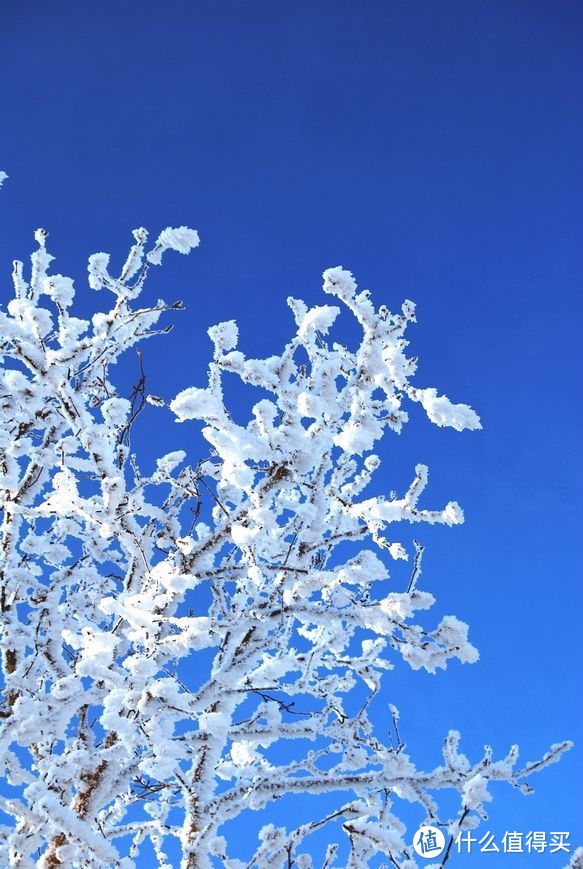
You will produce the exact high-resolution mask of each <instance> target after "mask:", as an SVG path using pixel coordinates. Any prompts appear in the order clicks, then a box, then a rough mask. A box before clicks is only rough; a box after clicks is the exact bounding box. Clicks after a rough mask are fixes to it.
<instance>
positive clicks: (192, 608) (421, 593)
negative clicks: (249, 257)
mask: <svg viewBox="0 0 583 869" xmlns="http://www.w3.org/2000/svg"><path fill="white" fill-rule="evenodd" d="M4 177H5V176H4ZM0 180H3V179H2V178H1V177H0ZM35 237H36V240H37V244H38V247H37V249H36V250H35V252H34V253H33V254H32V258H31V268H30V269H29V270H25V268H24V265H23V264H22V263H20V262H16V263H15V266H14V273H13V281H14V298H13V299H12V300H11V301H9V302H8V306H7V312H6V313H2V312H0V335H1V337H0V355H1V356H2V359H3V367H2V371H1V378H2V387H1V392H0V402H1V403H0V406H1V411H2V425H1V426H0V451H1V457H0V504H1V508H2V528H1V539H0V546H1V552H2V561H1V567H0V625H1V645H2V666H3V674H4V702H3V705H2V707H0V757H1V758H2V763H3V773H2V774H3V777H4V782H5V783H6V784H7V785H9V789H8V791H7V793H8V794H9V796H6V797H3V798H2V800H1V802H0V809H1V811H2V812H3V813H4V814H5V815H7V816H8V817H9V818H11V819H12V821H11V823H10V824H5V825H4V826H2V827H1V828H0V843H1V847H2V850H3V853H5V854H6V855H7V859H8V860H9V862H10V865H18V866H32V865H38V866H41V867H45V869H48V867H56V866H67V867H81V866H83V867H87V866H95V867H106V866H117V867H121V869H131V867H132V866H134V865H135V860H136V859H138V857H139V852H140V848H141V846H142V843H143V842H144V841H145V840H148V841H149V842H150V843H151V844H152V846H153V848H154V851H155V854H156V859H157V861H158V865H159V866H162V867H164V866H170V865H171V862H170V857H168V855H167V851H166V849H167V847H168V844H169V840H170V839H171V838H172V837H174V838H176V839H178V841H179V842H180V846H181V853H182V858H181V860H182V862H181V866H182V867H183V869H195V867H196V869H206V867H211V866H217V865H222V866H224V867H226V869H243V867H245V866H248V867H256V869H260V867H262V869H268V867H269V869H274V867H286V866H291V865H292V864H295V865H297V866H298V867H301V869H308V867H309V866H311V865H312V862H311V857H310V854H309V848H310V836H311V835H312V834H313V833H315V832H316V831H317V830H319V829H321V828H322V827H324V826H326V827H329V828H330V830H331V835H334V836H335V835H336V833H337V832H338V833H340V830H342V831H343V834H342V835H344V836H345V842H346V843H347V847H348V852H347V853H348V857H347V863H346V865H349V866H353V867H358V869H363V867H366V866H367V865H369V860H370V859H372V857H374V856H375V855H378V854H384V855H386V856H387V857H388V859H389V860H390V862H391V863H392V865H394V866H398V867H401V869H411V867H414V866H415V865H416V864H415V861H414V859H413V855H412V852H411V848H410V845H409V844H408V839H407V836H406V828H405V826H404V824H403V823H402V821H400V820H399V818H398V817H397V815H396V813H395V812H396V803H397V802H398V801H399V800H408V801H414V802H417V803H419V804H420V805H421V806H422V808H423V810H424V812H425V814H426V817H427V820H428V821H430V822H431V823H432V824H439V825H440V826H442V827H443V829H444V830H448V831H449V832H450V834H451V835H453V834H454V832H455V831H456V830H457V829H461V827H462V826H464V825H465V826H470V825H472V824H475V823H477V822H478V821H479V819H480V818H481V817H483V816H484V803H485V802H487V801H488V800H489V799H490V797H491V793H490V790H489V786H490V784H491V782H492V781H506V782H509V783H510V784H512V785H514V786H516V787H520V788H521V789H523V790H526V789H527V785H526V784H525V782H524V781H523V780H524V778H525V777H526V776H530V775H531V774H532V773H534V772H538V771H539V770H540V769H542V768H543V767H544V766H547V765H548V764H550V763H553V762H554V761H555V760H557V759H558V757H559V756H560V754H561V753H562V752H563V751H564V750H566V749H567V748H568V747H569V744H568V743H562V744H559V745H557V746H553V748H552V749H551V750H550V752H549V753H547V754H546V755H545V756H544V757H543V758H542V760H540V761H537V762H534V763H530V764H527V765H526V766H525V767H523V768H522V769H517V768H516V761H517V750H516V749H512V750H511V752H510V753H509V755H508V756H507V757H506V758H504V759H502V760H499V761H494V760H493V759H492V756H491V752H490V750H487V751H486V753H485V755H484V757H482V758H480V759H479V760H478V761H477V762H475V763H471V762H470V761H469V760H468V759H467V758H465V757H464V756H463V755H461V754H460V753H459V751H458V742H459V735H458V734H456V733H455V732H452V733H450V734H449V736H448V737H447V739H446V741H445V746H444V762H443V765H441V766H438V767H437V768H435V769H433V770H430V771H422V770H418V769H417V768H416V767H415V765H414V763H413V761H412V760H411V758H410V757H409V755H408V753H407V752H406V750H405V745H404V743H403V742H402V739H401V735H400V732H399V729H398V727H399V726H398V723H397V722H398V711H397V710H396V709H395V707H393V706H391V707H390V714H388V715H387V722H388V729H389V733H390V738H389V739H388V741H387V740H386V739H385V736H384V735H381V734H379V733H378V732H377V728H376V727H375V725H374V723H373V720H372V719H371V718H370V717H369V711H370V709H371V708H372V705H373V703H377V705H378V702H380V697H382V696H384V695H383V694H382V693H380V692H381V691H382V690H383V689H382V685H383V677H384V674H385V672H386V671H387V670H390V669H392V668H393V667H394V666H395V664H396V663H397V661H398V659H403V660H404V661H405V662H407V663H408V664H409V665H410V666H411V667H412V668H413V669H419V668H423V669H425V670H427V671H428V672H430V673H435V672H436V671H437V670H438V669H443V668H445V667H446V666H447V664H448V662H449V661H450V660H451V659H452V658H457V659H458V660H459V661H461V662H464V663H471V662H472V661H475V660H476V658H477V651H476V650H475V648H474V647H473V646H472V645H471V643H470V642H469V640H468V628H467V625H465V624H464V623H463V622H461V621H460V620H459V619H457V618H456V617H454V616H451V615H449V616H444V617H443V618H442V619H441V621H440V622H439V624H438V625H437V627H434V628H433V629H431V628H428V627H427V626H426V625H425V623H424V622H419V621H418V620H417V617H418V613H420V612H422V611H425V610H427V609H429V608H430V607H431V606H432V605H433V603H434V598H433V596H432V595H431V594H430V593H429V592H428V591H426V590H422V589H421V588H420V587H419V585H420V577H421V555H422V552H423V546H422V544H420V543H419V542H418V541H415V542H414V547H415V548H414V552H412V553H411V554H412V555H413V557H414V558H413V572H412V574H411V578H410V580H409V581H408V584H407V582H405V584H404V586H399V583H398V582H396V581H393V580H391V577H390V573H389V566H390V565H392V562H393V561H395V560H403V559H406V558H407V557H408V555H409V553H408V548H407V544H406V543H403V542H399V541H397V540H395V539H394V538H395V534H396V532H395V530H394V529H395V528H396V527H397V526H398V523H402V522H406V523H416V524H419V523H439V524H444V525H448V526H451V525H457V524H459V523H461V522H462V521H463V513H462V510H461V508H460V507H459V505H458V504H457V503H455V502H450V503H448V504H446V505H445V506H437V507H426V506H420V502H421V501H422V499H424V497H425V490H426V487H427V484H428V470H427V468H426V467H425V466H424V465H418V466H417V467H416V468H415V472H414V474H412V481H411V484H410V485H409V487H408V488H407V490H406V491H404V492H403V493H402V494H401V496H400V497H399V496H398V495H397V494H396V493H393V494H390V495H389V494H387V495H377V496H371V497H364V495H363V493H364V490H365V489H366V488H367V486H368V485H369V483H370V482H371V480H372V478H373V475H375V473H377V472H378V469H379V467H380V460H379V458H378V456H376V455H375V454H374V452H372V451H373V449H374V447H375V444H377V443H378V442H379V441H380V439H381V438H382V437H383V436H385V435H386V434H387V431H388V430H389V431H392V432H395V433H398V432H400V431H401V430H402V427H403V426H404V424H405V423H406V422H407V419H408V416H407V411H406V409H405V408H406V404H405V403H406V401H408V400H412V401H416V402H420V403H421V404H422V406H423V407H424V409H425V410H426V412H427V415H428V417H429V419H430V420H431V421H433V422H435V423H436V424H437V425H449V426H451V427H453V428H455V429H457V430H461V429H463V428H470V429H472V428H478V427H479V425H480V424H479V420H478V417H477V415H476V414H475V413H474V411H473V410H471V409H470V408H469V407H468V406H467V405H464V404H460V405H454V404H452V403H451V402H450V401H449V399H447V398H446V397H445V396H438V395H437V391H436V390H435V389H432V388H425V389H420V388H418V387H415V386H412V385H411V384H410V378H412V377H413V376H414V374H415V359H414V358H409V357H407V355H406V348H407V341H406V340H405V338H404V334H405V331H406V328H407V327H408V325H409V324H410V323H411V322H413V321H414V319H415V308H414V305H413V304H412V303H411V302H409V301H407V302H405V303H404V304H403V306H402V308H401V311H400V312H398V313H396V314H393V313H391V312H390V311H389V310H388V309H387V308H386V307H384V306H381V307H380V308H379V309H378V310H377V309H376V308H375V307H374V305H373V302H372V299H371V295H370V293H368V292H367V291H365V292H358V288H357V286H356V283H355V281H354V278H353V277H352V275H351V274H350V272H347V271H345V270H344V269H341V268H335V269H329V270H327V271H326V272H325V273H324V292H325V293H327V294H329V295H332V296H334V297H335V298H336V299H337V300H338V302H339V304H340V305H341V307H340V308H339V307H335V306H329V305H324V306H317V307H314V308H312V309H308V307H307V306H306V305H305V304H304V303H303V302H302V301H300V300H297V299H289V300H288V301H289V305H290V308H291V310H292V313H293V316H294V319H295V324H296V331H295V334H294V335H293V337H292V338H291V339H290V341H289V342H288V344H287V345H286V346H285V347H284V348H283V350H282V352H281V353H280V354H279V355H275V356H272V357H270V358H267V359H255V358H251V357H248V356H247V355H245V354H244V353H243V352H242V351H241V350H239V349H237V347H238V330H237V326H236V324H235V323H234V322H233V321H227V322H224V323H220V324H218V325H216V326H213V327H212V328H211V329H209V336H210V338H211V340H212V343H213V345H214V356H213V359H212V361H211V363H210V366H209V371H208V381H207V383H206V384H202V385H198V386H191V387H189V388H187V389H185V390H183V391H182V392H180V393H179V394H178V395H177V396H175V397H174V398H173V399H171V400H169V401H168V402H167V401H166V400H165V399H162V398H160V397H156V396H150V395H148V393H147V371H145V369H144V367H143V365H142V361H141V360H142V357H141V356H140V379H139V381H138V383H137V384H136V387H135V388H134V391H133V393H132V395H131V396H129V397H127V396H124V395H120V394H119V393H118V390H117V388H116V386H115V383H114V382H113V381H112V379H110V378H111V373H110V370H111V366H113V365H114V364H115V363H116V362H117V361H118V359H119V357H120V356H121V355H122V354H123V353H124V352H125V351H127V350H128V349H131V348H136V347H138V346H141V344H142V342H143V341H144V339H145V338H148V337H150V336H152V335H155V334H157V333H159V332H161V331H165V329H164V328H160V327H159V325H158V324H159V320H160V318H161V316H162V314H163V313H165V312H167V311H169V310H172V309H177V308H179V307H180V304H179V303H174V304H170V305H169V304H167V303H166V302H164V301H162V300H160V301H158V302H157V303H156V304H154V305H145V306H143V307H140V305H139V301H138V300H139V297H140V294H141V291H142V288H143V285H144V282H145V279H146V277H147V273H148V269H149V267H150V266H151V265H157V264H159V263H160V262H161V259H162V255H163V253H164V252H165V251H166V250H169V249H172V250H175V251H178V252H180V253H188V252H189V251H190V250H191V249H193V248H194V247H196V246H197V245H198V235H197V233H196V232H195V231H194V230H191V229H188V228H186V227H179V228H177V229H172V228H168V229H165V230H164V231H163V232H162V233H161V234H160V235H159V237H158V239H157V241H156V242H155V244H154V246H153V247H152V248H151V249H150V250H149V251H147V244H148V233H147V231H146V230H145V229H144V228H139V229H136V230H135V231H134V233H133V237H134V244H133V245H132V247H131V250H130V252H129V255H128V257H127V259H126V261H125V263H124V265H123V267H122V269H121V272H120V274H119V276H117V277H116V276H114V275H113V274H112V272H111V270H110V257H109V255H108V254H106V253H97V254H93V256H91V257H90V258H89V265H88V281H89V287H90V288H92V289H93V290H102V289H106V290H109V291H110V292H111V293H113V296H114V302H113V306H112V307H111V308H110V309H109V310H105V311H99V312H96V313H95V314H94V315H93V316H92V318H91V320H90V321H89V320H84V319H79V318H77V317H75V316H74V315H73V313H72V306H73V302H74V295H75V288H74V285H73V281H72V280H71V279H69V278H67V277H64V276H63V275H60V274H49V268H50V264H51V261H52V257H51V256H50V254H49V253H48V252H47V250H46V238H47V233H46V232H45V231H44V230H39V231H38V232H37V233H36V236H35ZM105 298H109V297H108V296H106V297H105ZM342 309H345V310H347V311H348V313H349V314H350V315H351V316H353V317H354V318H355V319H356V322H357V323H358V325H359V327H360V330H361V333H362V334H361V337H360V341H359V344H358V346H357V347H356V348H355V349H349V348H347V347H345V346H343V345H341V344H339V343H337V342H335V341H333V339H332V337H331V334H332V332H333V328H334V323H335V320H336V318H337V317H338V316H339V314H340V311H341V310H342ZM233 376H235V377H237V378H239V379H240V381H242V384H244V385H246V386H247V387H251V388H252V387H260V388H261V397H260V398H259V400H257V402H256V403H255V404H254V406H253V408H252V412H251V414H250V417H249V419H248V420H247V422H246V424H238V423H236V422H235V421H234V419H233V418H232V416H231V415H230V413H229V409H228V408H227V407H226V406H225V404H224V394H223V388H222V384H223V380H224V378H225V377H233ZM242 388H243V387H242ZM266 396H267V397H266ZM148 405H150V406H148ZM167 407H169V410H170V412H171V413H173V414H174V417H175V418H176V420H177V421H178V422H186V423H188V422H189V421H192V420H196V421H198V422H197V424H199V423H202V433H203V435H204V437H205V438H206V440H207V442H208V443H209V445H210V452H209V456H208V458H206V459H204V460H197V459H198V457H188V456H187V453H186V452H185V451H175V452H172V453H168V454H166V455H163V456H162V457H161V458H160V459H158V461H157V462H156V464H155V467H154V468H151V469H148V468H147V467H141V466H140V463H139V461H138V458H137V457H136V456H134V455H133V454H132V452H131V446H130V432H131V428H132V426H133V425H134V424H136V420H137V417H138V415H139V414H140V413H141V412H143V411H147V413H150V414H155V413H168V410H167V409H165V408H167ZM386 491H387V492H388V489H386ZM389 532H390V535H391V536H390V538H389V537H387V534H389ZM358 697H360V701H359V702H358V703H355V698H358ZM306 742H308V743H309V744H310V745H311V748H310V750H306V748H305V746H306ZM443 789H449V790H454V791H457V792H458V794H459V806H460V807H459V813H458V814H457V815H454V816H453V817H448V815H447V814H445V815H444V814H442V813H441V810H440V808H439V804H438V799H437V797H438V795H439V792H440V791H442V790H443ZM323 793H327V794H329V795H332V796H333V797H334V799H336V801H337V803H336V808H335V809H334V810H332V811H330V812H328V813H327V814H324V815H323V816H322V817H321V818H315V819H312V820H310V821H308V822H304V823H299V824H298V825H296V826H294V825H293V824H292V827H291V828H290V829H288V828H284V827H276V826H274V825H273V824H271V823H269V807H270V805H271V803H272V802H273V801H274V800H277V799H279V798H281V797H282V796H285V795H290V796H293V795H298V794H303V795H305V794H323ZM347 794H350V795H351V796H349V797H347ZM246 809H251V810H254V811H256V812H259V813H261V817H262V818H263V821H264V822H262V826H260V827H259V828H258V840H257V849H256V851H255V854H254V855H253V856H252V858H251V860H248V859H247V860H245V861H242V860H241V858H240V855H238V854H237V843H236V841H235V840H234V839H232V840H230V833H229V830H230V829H232V827H231V822H232V821H234V820H235V819H237V818H238V816H240V815H241V813H242V812H243V811H244V810H246ZM265 821H266V822H267V823H265ZM128 841H129V842H130V844H129V845H128V844H127V843H128ZM339 847H340V848H341V847H342V845H340V846H339V844H338V843H334V844H331V845H330V847H329V849H328V854H327V856H326V860H325V864H324V865H325V866H329V867H331V866H332V862H333V860H334V855H335V854H336V853H337V852H338V849H339ZM306 849H308V850H306Z"/></svg>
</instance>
